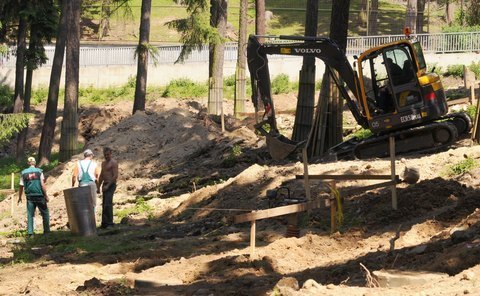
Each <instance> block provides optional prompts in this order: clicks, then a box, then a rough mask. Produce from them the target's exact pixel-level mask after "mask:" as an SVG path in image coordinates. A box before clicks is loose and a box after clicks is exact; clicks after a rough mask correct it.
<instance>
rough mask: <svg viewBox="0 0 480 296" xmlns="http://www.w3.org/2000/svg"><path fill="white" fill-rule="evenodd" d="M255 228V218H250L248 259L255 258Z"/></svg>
mask: <svg viewBox="0 0 480 296" xmlns="http://www.w3.org/2000/svg"><path fill="white" fill-rule="evenodd" d="M255 228H256V220H252V223H251V225H250V260H254V259H255Z"/></svg>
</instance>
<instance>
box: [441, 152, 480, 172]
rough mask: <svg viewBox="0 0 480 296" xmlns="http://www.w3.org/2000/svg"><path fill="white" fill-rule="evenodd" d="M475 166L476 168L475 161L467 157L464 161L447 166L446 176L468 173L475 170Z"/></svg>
mask: <svg viewBox="0 0 480 296" xmlns="http://www.w3.org/2000/svg"><path fill="white" fill-rule="evenodd" d="M477 166H478V164H477V162H476V161H475V159H473V158H471V157H470V156H468V157H467V158H465V159H464V160H462V161H460V162H458V163H456V164H452V165H451V166H449V167H448V175H450V176H451V175H461V174H465V173H466V172H469V171H470V170H472V169H473V168H475V167H477Z"/></svg>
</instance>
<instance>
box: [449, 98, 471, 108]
mask: <svg viewBox="0 0 480 296" xmlns="http://www.w3.org/2000/svg"><path fill="white" fill-rule="evenodd" d="M469 102H470V98H461V99H456V100H448V101H447V106H453V105H457V104H466V103H469Z"/></svg>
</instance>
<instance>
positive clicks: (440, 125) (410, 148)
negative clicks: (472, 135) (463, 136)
mask: <svg viewBox="0 0 480 296" xmlns="http://www.w3.org/2000/svg"><path fill="white" fill-rule="evenodd" d="M455 120H457V119H456V118H455ZM455 120H453V119H452V120H445V121H442V122H432V123H429V124H427V125H422V126H417V127H412V128H409V129H406V130H400V131H396V132H393V133H389V134H384V135H380V136H372V137H369V138H367V139H365V140H361V141H359V140H357V139H351V140H349V141H346V142H343V143H341V144H339V145H337V146H334V147H332V148H331V149H330V156H335V158H336V159H355V158H357V159H366V158H375V157H387V156H389V151H390V149H389V138H390V137H392V136H393V137H395V153H396V154H409V153H430V152H435V151H438V150H441V149H444V148H446V147H448V146H449V145H451V144H453V143H454V142H455V141H457V140H458V131H457V125H456V124H455V123H456V122H455ZM458 120H460V119H458ZM468 130H469V129H468Z"/></svg>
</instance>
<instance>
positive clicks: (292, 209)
mask: <svg viewBox="0 0 480 296" xmlns="http://www.w3.org/2000/svg"><path fill="white" fill-rule="evenodd" d="M321 203H322V202H321V201H320V200H316V201H310V202H304V203H299V204H294V205H288V206H283V207H276V208H271V209H266V210H258V211H252V212H251V213H246V214H240V215H236V216H235V217H233V223H243V222H249V221H256V220H261V219H267V218H272V217H277V216H282V215H287V214H293V213H298V212H304V211H307V210H311V209H317V208H319V207H320V206H321Z"/></svg>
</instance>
